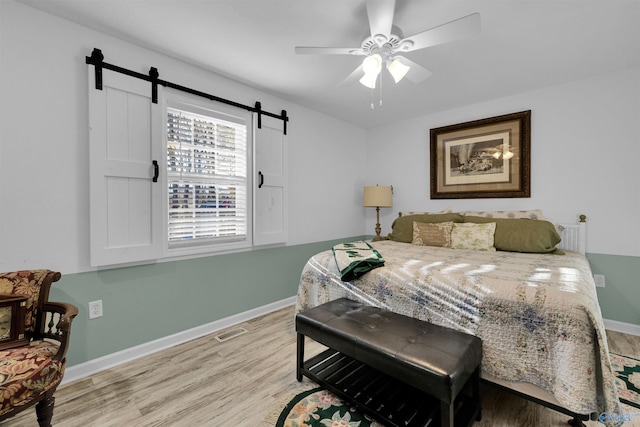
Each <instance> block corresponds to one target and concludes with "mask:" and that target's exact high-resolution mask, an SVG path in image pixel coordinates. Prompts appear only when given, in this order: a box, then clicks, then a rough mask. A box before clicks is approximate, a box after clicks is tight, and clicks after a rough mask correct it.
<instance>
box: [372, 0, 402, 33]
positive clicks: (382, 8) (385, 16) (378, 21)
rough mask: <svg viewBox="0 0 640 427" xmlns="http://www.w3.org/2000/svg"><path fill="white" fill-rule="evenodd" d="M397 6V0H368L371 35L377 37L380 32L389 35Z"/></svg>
mask: <svg viewBox="0 0 640 427" xmlns="http://www.w3.org/2000/svg"><path fill="white" fill-rule="evenodd" d="M395 8H396V2H395V0H367V16H368V17H369V28H370V29H371V37H374V38H375V36H376V35H378V34H381V35H383V36H385V38H388V37H389V35H390V34H391V26H392V25H393V14H394V12H395Z"/></svg>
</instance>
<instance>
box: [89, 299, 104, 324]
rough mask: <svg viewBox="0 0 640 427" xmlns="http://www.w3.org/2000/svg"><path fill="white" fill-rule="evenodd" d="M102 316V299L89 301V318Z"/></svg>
mask: <svg viewBox="0 0 640 427" xmlns="http://www.w3.org/2000/svg"><path fill="white" fill-rule="evenodd" d="M96 317H102V300H101V299H100V300H98V301H90V302H89V319H95V318H96Z"/></svg>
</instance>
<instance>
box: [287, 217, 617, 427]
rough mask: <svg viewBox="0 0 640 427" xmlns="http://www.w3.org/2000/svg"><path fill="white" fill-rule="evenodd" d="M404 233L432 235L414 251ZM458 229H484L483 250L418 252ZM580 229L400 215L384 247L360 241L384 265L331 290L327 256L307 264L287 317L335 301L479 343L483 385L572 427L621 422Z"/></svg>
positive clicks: (336, 282)
mask: <svg viewBox="0 0 640 427" xmlns="http://www.w3.org/2000/svg"><path fill="white" fill-rule="evenodd" d="M501 216H502V217H501ZM416 220H417V221H416ZM423 220H427V222H421V221H423ZM416 222H417V223H418V225H424V224H432V225H431V226H429V227H430V228H429V231H430V232H431V234H429V233H426V232H424V233H422V236H423V237H426V239H425V240H424V241H420V239H417V240H416V236H418V237H419V236H420V230H418V231H416V227H417V226H416V224H414V223H416ZM467 223H473V224H481V225H482V227H484V229H487V228H489V227H488V225H490V224H496V226H495V227H493V226H492V227H493V229H494V234H493V236H492V237H491V238H492V239H493V240H492V241H491V243H492V244H493V245H494V248H493V249H491V248H488V250H481V248H480V249H479V248H478V247H474V246H473V245H471V246H470V247H465V246H464V245H463V246H462V247H460V245H459V239H456V240H457V241H456V242H454V243H455V245H457V246H455V245H453V244H452V242H451V240H450V241H449V242H448V245H447V244H446V242H445V244H444V245H442V246H440V245H438V246H431V245H430V244H429V243H431V244H434V243H438V239H437V238H435V240H434V236H433V230H435V229H436V228H437V227H444V228H445V231H444V232H443V233H444V235H446V233H447V229H448V232H449V236H450V238H451V236H453V233H454V232H458V230H464V231H466V230H467V229H466V228H464V227H463V226H461V225H456V224H467ZM409 224H411V225H412V227H413V230H412V231H413V234H412V236H411V237H410V239H411V241H407V239H409V237H408V235H407V233H408V232H409ZM523 224H524V225H523ZM450 225H451V227H452V228H448V227H449V226H450ZM524 226H526V227H525V228H527V227H529V226H531V227H529V228H530V229H527V231H526V232H523V231H521V230H522V229H523V227H524ZM468 227H474V226H468ZM474 229H475V228H474ZM541 230H542V231H541ZM584 230H585V225H584V222H582V223H581V224H579V225H569V226H566V225H565V226H561V225H558V224H553V223H552V222H550V221H547V220H546V219H545V218H544V217H543V216H542V215H541V213H540V212H539V211H519V212H517V213H513V212H509V213H502V215H501V214H500V213H496V212H490V213H486V212H482V213H479V212H474V213H446V214H443V213H439V214H428V213H409V214H404V215H403V214H401V216H400V217H399V218H398V219H396V221H395V222H394V224H393V230H392V233H391V234H390V235H389V238H388V240H381V241H376V242H367V243H368V244H369V245H370V247H371V248H372V250H373V251H374V252H377V253H378V254H379V255H380V256H381V257H382V258H383V259H384V264H383V265H382V266H375V268H374V267H372V269H371V270H370V271H368V272H366V273H363V274H361V275H360V276H359V277H357V278H355V279H353V280H348V281H343V280H341V277H343V276H342V274H341V271H340V269H339V266H338V262H337V258H336V256H335V255H334V251H333V250H332V249H328V250H326V251H324V252H321V253H318V254H316V255H314V256H313V257H311V258H310V259H309V260H308V262H307V263H306V265H305V266H304V268H303V271H302V275H301V278H300V284H299V288H298V294H297V307H296V309H297V310H298V311H302V310H305V309H307V308H311V307H314V306H317V305H319V304H322V303H325V302H328V301H331V300H334V299H337V298H342V297H347V298H350V299H354V300H357V301H361V302H365V303H367V304H370V305H374V306H377V307H381V308H385V309H387V310H391V311H393V312H397V313H400V314H404V315H407V316H411V317H416V318H419V319H421V320H425V321H428V322H432V323H435V324H438V325H442V326H447V327H450V328H454V329H457V330H461V331H464V332H467V333H470V334H473V335H476V336H478V337H480V338H482V340H483V352H484V358H483V362H482V377H483V379H484V380H485V381H487V382H490V383H493V384H496V385H498V386H500V387H505V388H507V389H509V390H510V391H513V392H516V393H517V394H519V395H522V396H524V397H527V398H530V399H531V400H534V401H536V402H538V403H541V404H544V405H546V406H549V407H551V408H553V409H556V410H560V411H562V412H564V413H566V414H569V415H571V416H574V420H573V421H572V422H573V423H577V424H578V425H579V424H581V422H580V421H579V419H580V418H581V419H587V418H588V417H589V416H590V417H591V419H596V418H597V416H598V414H600V413H603V412H607V413H610V414H621V413H622V412H621V409H620V403H619V400H618V397H617V392H616V389H615V378H614V375H613V371H612V368H611V363H610V360H609V353H608V345H607V338H606V334H605V328H604V324H603V320H602V315H601V312H600V307H599V305H598V299H597V295H596V290H595V283H594V280H593V275H592V272H591V269H590V266H589V262H588V260H587V258H586V257H585V255H584V249H585V247H584V234H585V233H584ZM422 231H425V230H422ZM523 233H524V234H523ZM436 234H437V236H436V237H438V236H439V237H441V235H439V234H438V233H436ZM489 234H490V233H489ZM458 235H459V234H458ZM482 235H483V236H484V235H486V233H485V234H482ZM515 235H518V236H515ZM540 235H544V236H543V237H542V238H540ZM514 236H515V237H514ZM560 236H562V240H560ZM430 239H431V241H430ZM532 240H536V243H535V244H534V245H533V246H534V247H528V246H531V245H530V242H531V241H532ZM412 241H413V243H411V242H412ZM505 242H506V243H505ZM417 243H421V244H417ZM440 243H442V242H440ZM482 244H486V242H485V243H482V242H481V245H482ZM523 245H524V247H523ZM452 246H455V247H456V248H455V249H454V248H453V247H452ZM495 246H498V247H499V248H498V250H496V249H495ZM485 249H487V248H485ZM578 415H580V416H581V417H578Z"/></svg>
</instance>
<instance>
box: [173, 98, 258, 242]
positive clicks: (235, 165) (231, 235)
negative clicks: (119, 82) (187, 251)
mask: <svg viewBox="0 0 640 427" xmlns="http://www.w3.org/2000/svg"><path fill="white" fill-rule="evenodd" d="M167 183H168V203H169V206H168V240H169V247H170V248H171V247H179V246H191V245H199V244H209V243H214V242H216V241H235V240H244V239H246V238H247V233H248V230H247V222H248V218H247V214H248V212H247V211H248V206H247V125H246V124H245V123H236V122H233V121H229V120H224V119H222V118H219V117H215V114H212V115H211V116H209V115H201V114H196V113H194V112H191V111H184V110H180V109H176V108H167Z"/></svg>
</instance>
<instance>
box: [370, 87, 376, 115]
mask: <svg viewBox="0 0 640 427" xmlns="http://www.w3.org/2000/svg"><path fill="white" fill-rule="evenodd" d="M375 108H376V107H375V106H374V105H373V89H371V109H372V110H375Z"/></svg>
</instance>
